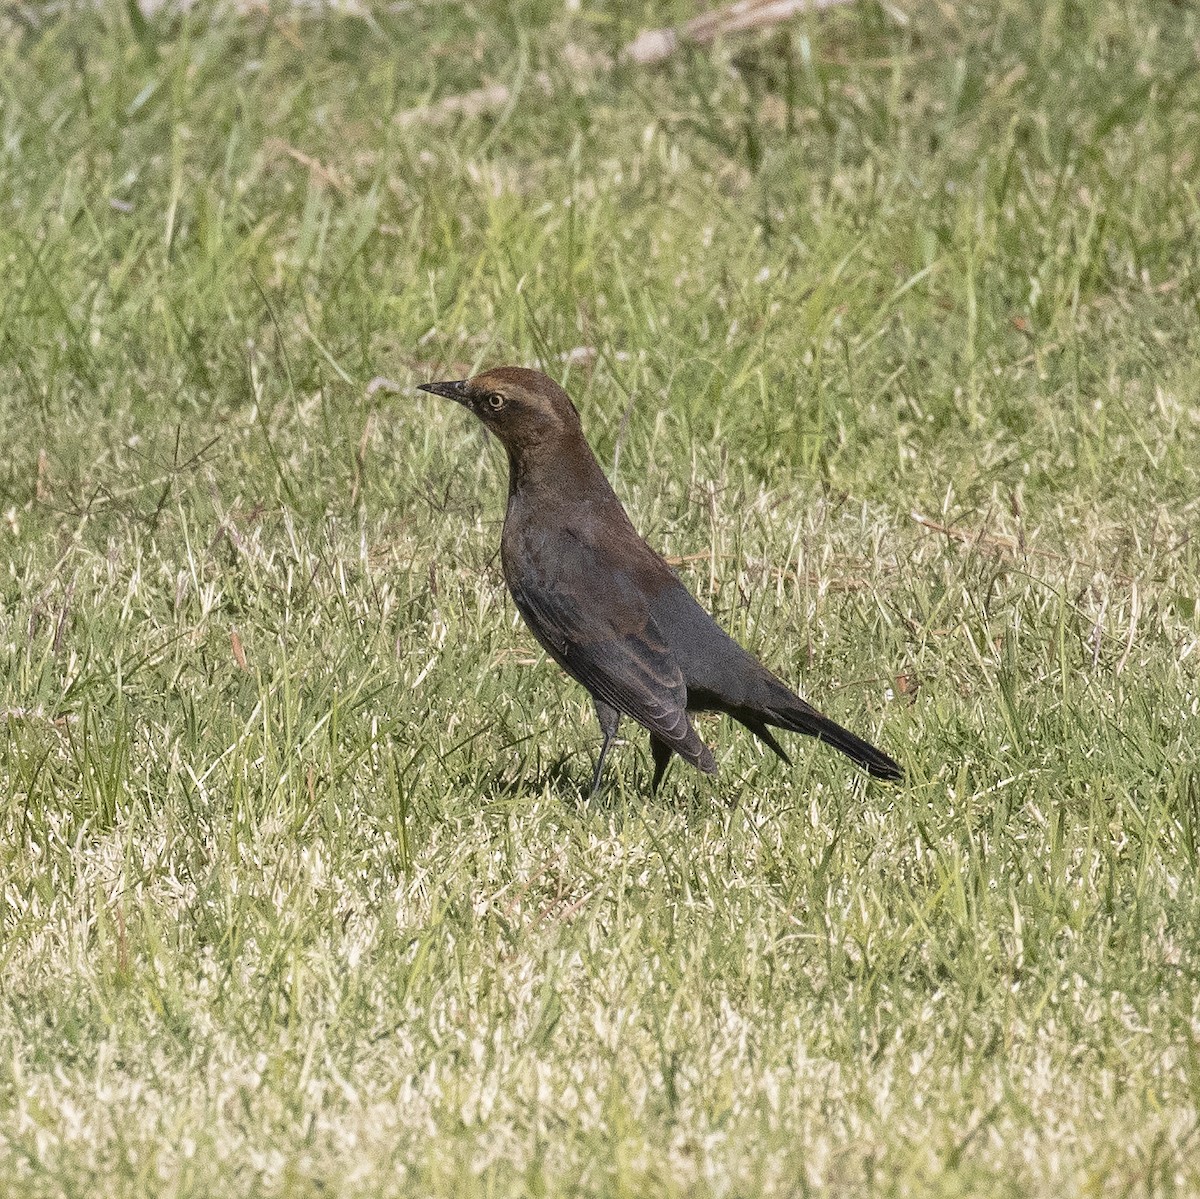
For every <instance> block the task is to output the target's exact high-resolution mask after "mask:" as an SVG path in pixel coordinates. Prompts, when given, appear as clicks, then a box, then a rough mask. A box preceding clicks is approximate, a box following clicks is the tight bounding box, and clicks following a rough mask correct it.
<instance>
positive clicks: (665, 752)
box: [650, 733, 671, 795]
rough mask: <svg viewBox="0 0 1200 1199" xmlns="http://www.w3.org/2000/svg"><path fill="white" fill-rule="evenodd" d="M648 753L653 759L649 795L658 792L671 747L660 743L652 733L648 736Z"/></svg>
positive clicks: (669, 757) (665, 771)
mask: <svg viewBox="0 0 1200 1199" xmlns="http://www.w3.org/2000/svg"><path fill="white" fill-rule="evenodd" d="M650 753H651V755H652V756H653V758H654V781H653V782H652V783H651V784H650V794H651V795H654V794H655V793H656V792H657V791H658V784H659V783H661V782H662V777H663V775H664V774H666V773H667V763H668V762H670V760H671V747H670V746H669V745H668V744H667V743H666V742H665V741H660V740H659V739H658V738H657V737H656V736H655V735H654V734H653V733H651V734H650Z"/></svg>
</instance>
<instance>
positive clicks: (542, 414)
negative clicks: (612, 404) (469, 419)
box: [419, 366, 583, 460]
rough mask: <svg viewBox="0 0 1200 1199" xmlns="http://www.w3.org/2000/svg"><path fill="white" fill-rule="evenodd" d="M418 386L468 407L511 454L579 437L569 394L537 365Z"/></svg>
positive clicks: (517, 454) (580, 429)
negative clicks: (530, 367) (536, 367)
mask: <svg viewBox="0 0 1200 1199" xmlns="http://www.w3.org/2000/svg"><path fill="white" fill-rule="evenodd" d="M419 386H420V389H421V390H422V391H429V392H432V393H433V394H434V395H437V396H445V397H446V398H447V399H450V400H454V401H455V402H456V403H459V404H462V406H463V407H464V408H469V409H470V410H471V411H472V412H473V413H474V414H475V415H476V416H477V417H479V419H480V420H481V421H482V422H483V424H484V426H485V427H486V428H487V429H488V431H489V432H491V433H494V434H495V435H496V437H497V438H499V440H500V441H501V442H502V443H503V445H504V448H505V449H506V450H508V452H509V456H510V457H511V458H513V459H514V460H515V459H519V458H520V457H521V456H522V454H523V452H524V451H526V450H528V449H531V448H533V447H535V446H538V445H543V444H553V443H555V442H562V441H564V440H566V441H574V440H575V439H576V438H580V437H582V432H583V431H582V427H581V426H580V423H579V413H578V412H576V411H575V405H574V404H572V403H571V397H570V396H568V395H567V393H566V392H565V391H563V389H562V388H561V387H559V385H558V384H557V383H555V382H554V380H553V379H551V378H548V377H547V376H546V375H543V374H542V372H541V371H533V370H527V369H526V368H525V367H522V366H498V367H496V368H495V369H494V370H490V371H484V372H483V374H480V375H475V376H474V377H473V378H470V379H458V380H455V381H453V382H447V383H421V384H419Z"/></svg>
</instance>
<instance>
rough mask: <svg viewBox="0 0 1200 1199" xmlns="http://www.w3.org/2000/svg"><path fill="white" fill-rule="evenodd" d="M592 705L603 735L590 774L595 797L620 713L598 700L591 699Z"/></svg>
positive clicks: (615, 733)
mask: <svg viewBox="0 0 1200 1199" xmlns="http://www.w3.org/2000/svg"><path fill="white" fill-rule="evenodd" d="M592 703H593V704H595V705H596V719H597V720H599V721H600V731H601V733H603V734H604V743H603V744H602V745H601V746H600V756H599V757H598V758H597V759H596V769H595V772H594V773H593V774H592V794H593V795H595V794H596V792H597V791H599V790H600V775H601V772H602V771H603V770H604V759H605V758H606V757H607V756H608V747H609V746H610V745H611V744H612V743H613V741H614V740H615V739H616V736H617V725H619V724H620V723H621V713H620V712H618V711H617V710H616V708H610V707H609V706H608V704H606V703H603V702H601V701H600V700H598V699H593V700H592Z"/></svg>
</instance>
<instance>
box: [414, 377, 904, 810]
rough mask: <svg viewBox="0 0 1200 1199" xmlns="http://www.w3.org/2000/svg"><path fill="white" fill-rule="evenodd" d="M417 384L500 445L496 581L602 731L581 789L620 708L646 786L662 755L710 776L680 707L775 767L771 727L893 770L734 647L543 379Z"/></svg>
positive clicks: (600, 761) (575, 416) (884, 772)
mask: <svg viewBox="0 0 1200 1199" xmlns="http://www.w3.org/2000/svg"><path fill="white" fill-rule="evenodd" d="M420 387H421V390H422V391H429V392H432V393H433V394H434V395H438V396H445V397H447V398H448V399H451V400H455V401H457V402H458V403H460V404H462V405H463V406H464V407H465V408H469V409H470V410H471V412H473V413H474V414H475V415H476V416H477V417H478V418H479V419H480V420H481V421H482V422H483V424H484V426H485V427H486V428H487V429H488V431H489V432H491V433H493V434H495V436H496V437H497V438H498V439H499V441H500V443H501V444H502V445H503V446H504V448H505V450H506V451H507V452H508V471H509V476H508V507H507V509H506V511H505V514H504V532H503V535H502V537H501V541H500V561H501V563H502V565H503V568H504V578H505V580H506V581H507V582H508V587H509V590H510V591H511V592H512V597H513V600H514V601H515V602H516V605H517V610H518V611H519V612H520V613H521V615H522V616H523V617H524V618H525V623H526V624H528V625H529V628H530V630H531V631H532V632H533V635H534V637H536V638H537V640H538V642H539V643H540V644H541V645H542V647H543V648H544V649H545V651H546V652H547V653H548V654H549V655H550V656H551V657H552V658H553V659H554V660H555V661H556V662H557V663H558V664H559V665H560V666H561V667H562V668H563V669H564V670H565V671H566V672H567V673H568V674H569V675H571V676H572V677H573V678H575V679H577V680H578V681H579V682H580V683H582V684H583V685H584V687H586V688H587V690H588V691H589V692H590V693H591V696H592V702H593V703H594V704H595V707H596V715H597V717H599V720H600V729H601V732H602V733H603V736H604V740H603V743H602V744H601V747H600V754H599V757H598V758H597V760H596V769H595V772H594V774H593V776H592V790H593V791H595V790H596V789H597V788H598V787H599V785H600V775H601V772H602V770H603V769H604V759H605V756H606V755H607V754H608V750H609V747H610V746H611V745H612V742H613V739H614V738H615V737H616V734H617V725H618V724H619V723H620V719H621V717H622V716H629V717H630V718H632V719H633V720H636V721H637V722H638V724H640V725H641V726H642V727H643V728H645V729H647V730H648V731H649V733H650V750H651V753H652V755H653V758H654V780H653V782H652V783H651V784H650V790H651V792H652V793H653V792H654V791H657V790H658V785H659V783H660V782H661V781H662V777H663V773H664V772H665V770H666V768H667V763H668V762H669V761H670V759H671V755H672V754H673V753H676V754H678V755H679V756H680V757H681V758H683V759H684V761H686V762H690V763H691V765H693V766H695V767H697V768H698V769H700V770H703V771H704V772H705V773H706V774H715V773H716V769H717V764H716V762H715V760H714V759H713V756H712V751H711V750H709V748H708V746H707V745H705V744H704V742H703V741H701V740H700V738H699V736H697V734H696V730H695V729H694V728H692V724H691V721H689V720H688V713H689V712H712V711H716V712H725V713H728V715H730V716H732V717H733V718H734V719H735V720H738V721H740V722H741V723H742V724H744V725H745V726H746V728H748V729H749V730H750V731H751V732H752V733H754V734H755V735H756V736H757V737H760V738H761V739H762V740H763V741H765V742H766V744H767V745H769V746H770V747H771V748H772V749H773V750H774V751H775V752H776V753H777V754H778V755H779V756H780V757H781V758H782V759H783V760H784V761H785V762H790V761H791V759H790V758H789V757H788V756H787V754H786V753H785V752H784V750H783V748H782V746H780V744H779V742H778V741H776V740H775V738H774V736H773V735H772V734H771V731H770V729H771V727H774V728H778V729H787V730H788V731H790V732H796V733H806V734H807V735H808V736H810V737H815V738H817V740H819V741H824V742H826V743H827V744H829V745H832V746H833V747H834V748H835V749H839V750H841V751H842V753H844V754H846V756H847V757H849V758H852V759H853V760H854V761H855V762H857V763H858V764H859V765H860V766H862V767H865V768H866V770H868V771H869V772H870V773H871V774H872V775H874V776H876V777H877V778H881V779H900V778H902V777H903V773H902V771H901V769H900V767H899V766H898V765H897V764H896V763H895V762H894V761H893V760H892V759H891V758H889V757H888V755H887V754H885V753H883V752H882V750H878V749H876V748H875V747H874V746H873V745H870V744H869V743H868V742H866V741H864V740H862V738H861V737H856V736H855V735H854V734H853V733H851V732H849V731H848V730H847V729H844V728H842V727H841V725H839V724H835V723H834V721H832V720H830V719H829V718H828V717H827V716H822V715H821V713H820V712H818V711H817V710H816V709H815V708H813V707H811V706H810V705H809V704H807V703H805V701H804V700H802V699H801V698H800V697H799V696H798V695H796V694H795V692H793V691H792V689H791V688H790V687H788V686H787V684H786V683H784V682H783V681H782V680H780V679H778V678H776V677H775V675H773V674H772V673H771V672H770V671H769V670H768V669H767V668H766V667H765V666H763V665H762V664H761V663H760V662H758V660H757V659H755V658H754V657H752V656H751V655H750V654H749V653H747V652H746V651H745V650H744V649H743V648H742V647H741V646H740V645H738V643H737V642H736V641H734V640H733V638H731V637H730V636H729V635H728V634H727V633H726V632H725V631H724V630H723V629H722V628H721V627H720V626H719V625H718V624H717V623H716V622H715V621H714V620H713V618H712V617H711V616H710V615H709V614H708V613H707V612H706V611H705V610H704V609H703V608H702V607H701V606H700V605H699V604H698V603H697V602H696V600H695V599H694V598H693V597H692V595H691V593H690V592H689V591H688V590H687V588H686V587H684V585H683V584H682V583H681V582H680V581H679V579H678V577H677V576H676V574H675V572H674V571H673V570H672V569H671V568H670V567H669V566H668V565H667V564H666V562H664V561H663V560H662V558H661V557H659V555H658V554H657V553H655V551H654V550H652V549H651V548H650V547H649V546H648V545H647V544H646V542H645V541H643V540H642V538H641V537H639V536H638V534H637V531H636V530H635V529H634V527H633V525H632V524H631V523H630V520H629V517H628V516H627V515H626V513H625V509H624V508H623V507H622V506H621V501H620V500H619V499H617V496H616V493H615V492H614V491H613V489H612V487H611V486H609V482H608V479H607V478H605V476H604V472H603V471H602V470H601V469H600V464H599V463H598V462H597V461H596V459H595V456H594V455H593V454H592V451H591V449H590V448H589V446H588V443H587V441H586V440H585V439H584V436H583V427H582V425H581V423H580V420H579V413H578V412H577V411H576V410H575V405H574V404H572V403H571V400H570V397H569V396H568V395H567V393H566V392H565V391H563V389H562V388H561V387H559V386H558V384H557V383H555V382H554V381H553V380H552V379H549V378H547V377H546V376H545V375H543V374H542V373H541V372H540V371H535V370H528V369H525V368H523V367H515V366H504V367H498V368H496V369H495V370H490V371H487V372H485V373H484V374H480V375H476V376H475V377H474V378H471V379H459V380H456V381H453V382H445V383H422V384H421V385H420Z"/></svg>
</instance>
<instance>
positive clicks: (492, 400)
mask: <svg viewBox="0 0 1200 1199" xmlns="http://www.w3.org/2000/svg"><path fill="white" fill-rule="evenodd" d="M483 402H484V403H485V404H486V405H487V406H488V408H489V409H491V411H492V412H499V411H500V409H501V408H503V407H504V404H505V400H504V397H503V396H502V395H501V394H500V393H499V392H498V391H493V392H490V393H489V394H488V395H486V396H485V397H484V400H483Z"/></svg>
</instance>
